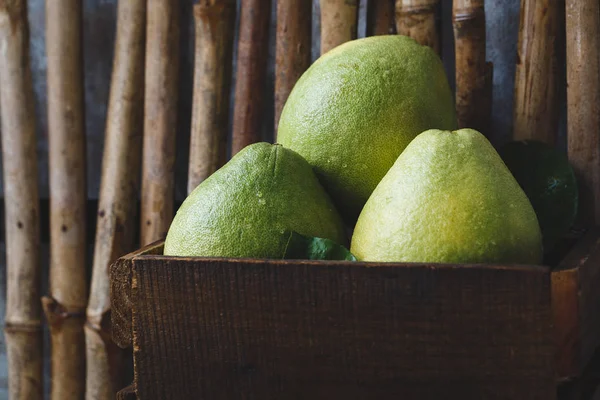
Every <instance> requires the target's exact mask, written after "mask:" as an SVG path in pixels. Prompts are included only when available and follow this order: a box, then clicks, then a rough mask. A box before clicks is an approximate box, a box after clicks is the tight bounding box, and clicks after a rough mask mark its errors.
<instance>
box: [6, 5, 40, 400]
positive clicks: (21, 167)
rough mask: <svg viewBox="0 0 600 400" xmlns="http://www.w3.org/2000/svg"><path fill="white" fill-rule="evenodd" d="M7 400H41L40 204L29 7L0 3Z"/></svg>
mask: <svg viewBox="0 0 600 400" xmlns="http://www.w3.org/2000/svg"><path fill="white" fill-rule="evenodd" d="M0 48H1V49H3V53H2V62H0V110H1V111H2V114H1V117H2V118H1V120H2V171H3V175H4V196H5V219H6V220H5V227H6V228H5V229H6V236H5V237H6V257H7V258H6V268H7V282H6V286H7V287H6V290H7V293H6V319H5V323H4V324H5V326H4V333H5V335H6V336H5V337H6V350H7V354H8V396H9V398H10V399H14V400H25V399H33V400H36V399H42V398H43V395H42V393H43V382H42V358H43V355H42V329H41V317H42V315H41V314H42V313H41V308H40V302H39V298H40V274H41V270H40V265H39V244H40V242H39V240H40V239H39V198H38V182H37V156H36V136H35V113H34V105H33V103H34V95H33V87H32V82H31V69H30V64H29V24H28V21H27V2H26V1H24V0H20V1H8V2H6V1H3V0H0Z"/></svg>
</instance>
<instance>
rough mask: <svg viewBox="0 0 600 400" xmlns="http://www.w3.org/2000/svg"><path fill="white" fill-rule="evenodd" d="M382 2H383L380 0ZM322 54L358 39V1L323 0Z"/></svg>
mask: <svg viewBox="0 0 600 400" xmlns="http://www.w3.org/2000/svg"><path fill="white" fill-rule="evenodd" d="M379 1H381V0H379ZM320 3H321V54H325V53H327V52H328V51H329V50H331V49H333V48H334V47H336V46H339V45H340V44H342V43H345V42H348V41H350V40H354V39H356V35H357V25H358V0H321V1H320Z"/></svg>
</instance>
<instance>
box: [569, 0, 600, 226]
mask: <svg viewBox="0 0 600 400" xmlns="http://www.w3.org/2000/svg"><path fill="white" fill-rule="evenodd" d="M599 7H600V4H599V3H598V0H567V1H566V23H567V113H568V115H567V137H568V140H567V142H568V152H569V160H570V161H571V164H572V165H573V167H574V168H575V172H576V174H577V177H578V180H579V198H580V207H579V216H580V218H579V219H580V223H581V224H583V225H590V224H594V223H595V224H599V223H600V150H599V147H600V134H599V133H598V132H599V130H600V74H599V73H598V71H599V70H600V65H599V64H600V60H599V51H600V15H599V12H600V11H599Z"/></svg>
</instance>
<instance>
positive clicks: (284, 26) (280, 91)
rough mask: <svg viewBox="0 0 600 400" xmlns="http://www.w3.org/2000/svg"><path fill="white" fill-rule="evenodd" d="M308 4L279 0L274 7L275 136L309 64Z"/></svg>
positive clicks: (309, 7)
mask: <svg viewBox="0 0 600 400" xmlns="http://www.w3.org/2000/svg"><path fill="white" fill-rule="evenodd" d="M311 22H312V3H311V2H310V1H306V0H280V1H279V2H278V4H277V36H276V38H277V43H276V56H275V58H276V62H275V133H277V127H278V125H279V116H280V115H281V110H282V109H283V105H284V104H285V101H286V100H287V98H288V96H289V94H290V92H291V91H292V88H293V87H294V85H295V84H296V81H297V80H298V78H300V76H301V75H302V73H303V72H304V71H305V70H306V69H307V68H308V66H309V65H310V50H311Z"/></svg>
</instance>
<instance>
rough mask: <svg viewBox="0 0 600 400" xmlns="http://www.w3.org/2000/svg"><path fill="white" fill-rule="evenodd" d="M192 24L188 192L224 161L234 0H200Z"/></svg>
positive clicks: (195, 8)
mask: <svg viewBox="0 0 600 400" xmlns="http://www.w3.org/2000/svg"><path fill="white" fill-rule="evenodd" d="M194 20H195V24H196V40H195V59H194V99H193V107H192V130H191V135H190V160H189V169H188V193H190V192H191V191H192V190H194V189H195V188H196V186H198V185H199V184H200V183H201V182H202V181H204V179H206V178H208V177H209V176H210V175H211V174H212V173H213V172H215V171H216V170H217V169H218V168H219V167H221V166H222V165H223V164H224V163H225V159H226V155H227V123H228V116H229V97H230V95H229V92H230V90H229V89H230V83H231V67H232V54H233V33H234V30H233V29H232V26H234V24H235V1H234V0H212V1H208V0H205V1H202V2H200V3H199V4H197V5H195V6H194Z"/></svg>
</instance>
